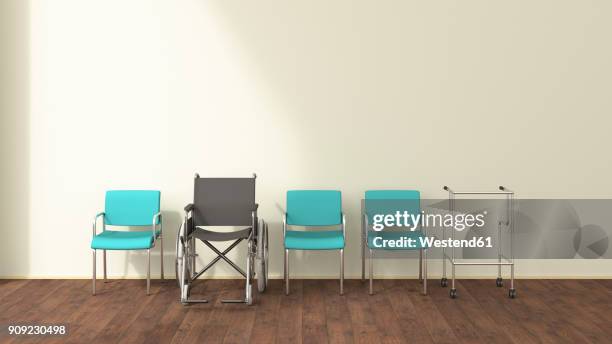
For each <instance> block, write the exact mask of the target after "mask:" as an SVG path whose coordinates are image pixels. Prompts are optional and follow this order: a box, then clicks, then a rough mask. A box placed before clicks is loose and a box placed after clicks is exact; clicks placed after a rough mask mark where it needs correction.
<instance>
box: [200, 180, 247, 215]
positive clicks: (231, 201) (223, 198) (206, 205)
mask: <svg viewBox="0 0 612 344" xmlns="http://www.w3.org/2000/svg"><path fill="white" fill-rule="evenodd" d="M193 198H194V200H193V201H194V202H193V204H194V210H193V221H194V225H195V226H250V225H251V224H252V211H253V210H256V207H257V206H256V204H255V178H199V177H198V178H196V179H195V184H194V197H193Z"/></svg>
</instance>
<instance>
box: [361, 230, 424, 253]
mask: <svg viewBox="0 0 612 344" xmlns="http://www.w3.org/2000/svg"><path fill="white" fill-rule="evenodd" d="M377 237H380V238H381V239H382V240H398V239H401V240H403V239H404V238H406V239H409V238H410V239H413V240H415V242H414V246H412V247H377V246H375V245H374V239H376V238H377ZM424 237H425V235H424V234H423V232H422V231H413V232H384V231H382V232H374V231H368V248H370V249H372V250H388V251H404V250H420V249H422V248H428V247H427V245H421V240H420V238H424ZM377 243H378V244H379V245H381V243H380V240H378V241H377Z"/></svg>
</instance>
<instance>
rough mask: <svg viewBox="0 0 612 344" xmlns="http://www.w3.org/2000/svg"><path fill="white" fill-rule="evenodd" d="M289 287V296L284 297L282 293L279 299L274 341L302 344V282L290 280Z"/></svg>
mask: <svg viewBox="0 0 612 344" xmlns="http://www.w3.org/2000/svg"><path fill="white" fill-rule="evenodd" d="M290 285H291V290H290V292H289V295H284V291H283V296H282V297H281V305H280V315H279V317H280V319H279V322H278V328H277V334H276V340H277V342H279V343H302V340H303V337H302V314H303V312H302V306H303V304H304V303H303V302H302V280H291V282H290ZM283 290H284V287H283Z"/></svg>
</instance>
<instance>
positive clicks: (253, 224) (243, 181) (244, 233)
mask: <svg viewBox="0 0 612 344" xmlns="http://www.w3.org/2000/svg"><path fill="white" fill-rule="evenodd" d="M256 178H257V176H256V175H255V174H253V177H252V178H200V176H199V175H198V174H196V175H195V180H194V200H193V203H190V204H188V205H187V206H186V207H185V208H184V210H185V217H184V220H183V222H182V224H181V227H180V229H179V231H178V233H177V240H176V261H175V272H176V278H177V281H178V285H179V287H180V290H181V299H180V301H181V303H182V304H184V305H187V304H191V303H207V302H208V300H206V299H199V300H197V299H192V298H191V289H192V287H193V283H194V281H195V280H196V279H198V278H199V277H200V276H202V275H203V274H204V273H205V272H206V271H208V270H209V269H210V268H211V267H212V266H213V265H214V264H216V263H217V262H219V261H221V260H223V261H225V262H226V263H228V264H229V265H230V266H231V267H232V268H234V269H235V270H236V271H238V272H239V273H240V274H241V275H242V276H244V277H245V279H246V286H245V297H244V299H238V300H221V302H223V303H245V304H247V305H251V304H253V298H254V296H253V291H252V284H253V279H254V278H255V277H256V278H257V289H258V291H259V292H260V293H261V292H264V291H265V289H266V287H267V285H268V225H267V223H266V222H265V221H264V220H263V219H259V218H258V217H257V208H258V204H257V203H255V179H256ZM213 226H214V227H217V226H232V227H238V228H239V229H238V230H234V231H230V232H220V231H214V230H210V229H207V227H213ZM196 240H200V241H201V242H203V243H204V245H206V246H207V247H208V248H210V249H211V250H212V251H213V252H214V253H216V254H217V257H215V258H214V259H213V260H212V261H210V262H209V263H208V264H207V265H206V266H204V267H203V268H202V269H200V270H197V268H196V257H197V253H196ZM242 241H246V244H247V259H246V260H247V261H246V271H244V270H243V269H242V268H241V267H239V266H238V265H237V264H236V263H234V262H233V261H231V260H230V259H229V258H228V257H227V254H228V253H229V252H230V251H231V250H232V249H234V248H235V247H237V246H238V244H240V243H241V242H242ZM216 242H231V244H230V245H229V246H228V247H227V248H225V249H223V250H220V249H218V248H217V247H215V246H214V245H213V243H216Z"/></svg>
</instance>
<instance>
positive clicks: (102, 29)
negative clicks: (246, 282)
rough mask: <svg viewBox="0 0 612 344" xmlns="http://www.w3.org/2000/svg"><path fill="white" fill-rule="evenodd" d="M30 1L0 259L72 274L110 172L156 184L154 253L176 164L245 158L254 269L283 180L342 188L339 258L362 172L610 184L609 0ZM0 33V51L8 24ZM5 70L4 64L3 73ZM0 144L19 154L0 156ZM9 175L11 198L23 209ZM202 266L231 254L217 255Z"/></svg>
mask: <svg viewBox="0 0 612 344" xmlns="http://www.w3.org/2000/svg"><path fill="white" fill-rule="evenodd" d="M30 7H31V8H30V16H29V17H30V25H29V27H30V30H31V41H30V45H29V47H30V52H31V66H30V67H31V69H30V70H31V74H30V77H29V80H30V86H31V93H30V95H29V97H30V101H29V102H27V101H26V102H25V103H16V105H14V106H16V107H17V108H18V109H23V108H24V107H28V106H29V107H30V108H31V112H30V117H29V120H28V121H25V122H24V119H23V118H24V117H23V116H21V115H20V112H19V111H10V108H9V110H7V111H6V114H5V112H4V110H3V114H2V118H3V123H4V121H5V120H6V121H7V122H8V123H13V122H14V121H16V122H19V121H21V123H26V124H27V128H26V129H27V130H22V131H21V132H20V131H14V130H11V129H8V127H5V126H4V125H3V128H2V129H3V132H4V131H5V130H6V131H8V132H9V133H12V135H8V137H7V138H5V139H10V140H11V141H10V142H11V144H13V142H14V144H13V145H14V146H18V147H27V150H26V151H24V152H21V153H15V151H13V150H11V149H5V150H6V152H5V150H3V153H6V154H7V157H8V158H4V157H3V171H4V170H5V166H6V167H7V168H8V170H9V171H13V172H10V173H17V174H18V175H17V176H16V175H14V174H13V175H10V176H11V177H9V178H3V183H6V184H7V185H8V186H7V188H8V189H9V190H10V192H8V193H7V192H4V193H3V196H2V198H3V199H2V205H3V216H2V221H3V222H2V224H3V229H2V230H3V231H4V230H6V229H7V227H5V226H4V224H7V225H10V224H13V226H12V227H11V226H9V227H8V228H10V229H9V231H11V233H10V234H9V237H10V238H11V240H10V241H8V242H7V241H3V242H2V244H1V245H2V250H7V247H8V248H10V249H9V250H15V249H14V247H16V246H15V245H22V246H23V247H24V249H17V252H14V253H15V254H16V255H17V256H19V257H20V260H19V262H14V261H13V260H10V259H9V258H5V259H7V261H8V262H10V263H9V264H8V265H5V264H4V260H3V267H2V269H3V270H2V271H1V272H2V275H4V276H8V275H22V276H74V277H78V276H88V274H89V273H90V269H91V267H90V266H91V262H90V254H91V252H90V250H89V248H88V244H89V240H90V238H91V229H90V223H91V220H92V217H93V215H94V214H95V213H96V212H97V211H99V210H101V208H102V205H103V196H104V190H106V189H110V188H158V189H161V190H162V199H163V209H165V211H166V212H165V221H164V225H165V231H166V238H167V242H168V244H167V245H166V247H167V248H168V247H169V248H170V249H169V251H171V253H173V251H174V240H175V238H174V236H175V233H176V229H177V227H178V224H179V219H180V210H181V209H182V206H183V205H184V204H185V203H186V202H188V201H189V200H190V198H191V192H192V190H191V188H192V177H193V174H194V172H199V173H200V174H201V175H203V176H247V175H250V174H251V173H252V172H257V174H258V176H259V178H258V185H257V187H258V190H257V191H258V201H259V203H260V204H261V208H260V209H261V215H262V216H263V217H264V218H265V219H266V220H268V221H269V222H270V223H271V231H272V239H273V240H272V243H271V246H272V252H271V260H272V266H271V268H272V270H271V272H272V274H273V275H275V276H278V275H280V274H281V273H282V263H281V262H282V250H281V244H280V235H281V234H280V233H281V227H280V223H279V222H280V211H279V208H281V209H282V208H283V207H284V192H285V190H287V189H289V188H336V189H340V190H342V191H343V197H344V208H345V211H346V213H347V215H348V220H349V227H348V233H349V234H348V235H349V239H348V240H349V243H348V248H347V252H346V259H347V276H357V275H358V273H359V264H358V256H359V255H358V254H359V249H358V231H359V227H358V213H359V200H360V197H361V195H362V193H363V191H364V190H365V189H369V188H378V187H406V188H408V187H411V188H418V189H420V190H422V192H423V195H424V196H425V197H444V193H443V192H442V191H441V186H442V185H443V184H448V185H454V186H457V187H461V188H466V189H481V188H490V187H495V186H496V185H499V184H505V185H508V186H509V187H512V188H513V189H515V190H516V191H517V194H518V196H519V197H609V196H610V194H611V193H612V184H610V182H609V177H610V175H611V172H612V164H611V163H610V159H609V158H608V157H609V147H610V143H611V139H610V138H609V127H610V124H611V121H610V119H609V115H610V113H611V111H612V101H611V99H612V97H610V86H611V85H610V80H612V65H611V64H610V61H611V60H612V45H610V44H609V43H608V41H609V36H610V32H612V3H610V2H609V1H603V0H602V1H540V0H538V1H512V2H508V1H484V0H483V1H462V2H459V1H435V2H433V1H430V2H427V1H383V2H381V1H348V0H347V1H304V2H295V1H292V2H287V1H256V2H255V1H201V0H179V1H170V0H158V1H151V0H110V1H103V2H101V1H93V0H54V1H42V0H32V3H31V6H30ZM0 13H1V12H0ZM21 23H22V22H16V23H14V25H16V26H19V25H20V24H21ZM22 29H23V28H22ZM25 29H27V27H26V28H25ZM25 29H24V30H25ZM23 32H24V37H27V35H25V33H27V30H25V31H23ZM24 39H25V38H24ZM2 44H3V45H2V49H3V50H5V49H6V50H8V51H10V52H14V51H15V50H14V48H13V46H14V45H13V44H14V43H12V41H11V40H10V39H9V40H8V41H7V42H6V43H5V42H4V41H3V42H2ZM7 47H8V49H7ZM24 80H28V76H27V72H26V71H25V70H24V71H23V77H20V78H18V79H17V80H16V82H17V83H23V82H24ZM14 81H15V80H8V81H7V82H5V84H4V85H2V89H3V90H11V89H13V86H12V83H11V82H14ZM3 96H5V97H6V94H3ZM7 98H8V99H9V100H11V99H14V98H13V97H10V96H9V97H7ZM24 101H25V99H24ZM24 104H26V105H24ZM27 104H29V105H27ZM20 111H22V110H20ZM26 118H27V117H26ZM3 140H4V139H3ZM19 149H22V148H19ZM24 157H27V159H25V158H24ZM11 158H12V159H20V160H23V161H20V163H18V164H17V166H14V164H12V163H10V162H9V161H10V159H11ZM24 169H25V171H26V173H25V175H27V176H28V179H27V183H23V180H24V179H23V175H24V174H23V172H24ZM20 172H21V173H20ZM3 173H5V172H3ZM13 180H16V181H17V182H16V183H13ZM20 183H21V184H20ZM24 191H25V196H24V195H23V192H24ZM15 197H17V199H19V202H21V203H19V204H28V202H26V201H27V199H29V207H27V211H21V208H20V207H18V206H17V205H16V204H17V203H15V202H14V201H13V199H15ZM19 197H26V199H25V200H23V199H21V198H19ZM5 208H6V209H7V212H6V213H5V212H4V209H5ZM5 214H6V215H5ZM24 214H26V215H27V219H26V221H25V222H23V223H24V224H26V226H19V227H20V228H23V232H27V234H26V233H24V234H23V236H21V235H19V236H18V235H15V234H14V232H13V231H15V229H14V227H15V224H21V222H20V221H19V220H18V216H20V215H24ZM24 245H25V246H24ZM17 247H19V246H17ZM5 252H6V251H5ZM11 252H12V251H11ZM5 255H6V253H5ZM155 255H157V251H156V253H155ZM8 256H9V255H7V257H8ZM156 257H157V256H156ZM336 257H337V254H335V253H318V254H314V253H298V254H295V255H294V256H293V257H292V266H293V268H292V273H293V274H294V275H296V276H298V275H299V276H330V277H331V276H335V275H336V273H337V267H336V266H335V265H334V264H330V263H329V261H330V259H333V260H334V261H335V259H336ZM201 258H203V259H206V258H208V257H207V255H203V257H201ZM11 259H12V258H11ZM109 262H110V274H111V275H112V276H117V277H118V276H137V275H142V273H143V272H144V262H145V255H143V254H139V253H113V254H111V255H110V257H109ZM404 265H405V264H402V262H389V261H385V262H384V264H383V262H379V263H378V265H377V271H378V272H379V273H380V274H381V275H385V276H411V275H413V274H414V273H415V272H416V269H415V267H414V266H412V265H413V264H408V265H407V266H404ZM437 265H438V264H435V266H433V267H432V270H433V271H432V272H433V274H436V273H438V271H439V269H438V266H437ZM157 268H158V260H157V259H155V260H154V270H153V271H157ZM172 268H173V259H172V257H171V254H169V255H168V258H167V260H166V269H167V270H168V271H172V270H173V269H172ZM611 268H612V264H611V263H610V262H609V261H588V262H585V261H582V262H565V261H547V262H522V263H521V265H519V267H518V270H517V274H518V275H519V276H579V275H580V276H610V274H611V272H610V271H612V270H611ZM489 272H491V273H493V271H492V270H488V269H483V270H479V269H477V270H474V271H469V272H468V271H465V272H463V271H461V270H459V273H460V274H466V275H468V274H471V275H485V274H488V273H489ZM213 273H214V275H215V276H218V277H220V276H227V275H233V272H232V271H231V270H229V269H228V268H226V267H225V266H223V265H219V266H218V267H217V268H216V269H215V270H214V271H213Z"/></svg>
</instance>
